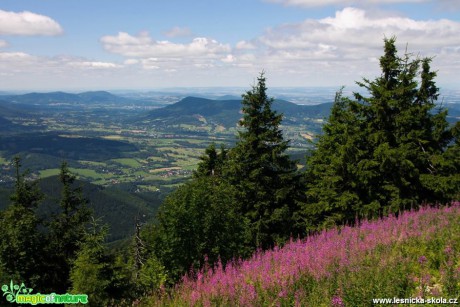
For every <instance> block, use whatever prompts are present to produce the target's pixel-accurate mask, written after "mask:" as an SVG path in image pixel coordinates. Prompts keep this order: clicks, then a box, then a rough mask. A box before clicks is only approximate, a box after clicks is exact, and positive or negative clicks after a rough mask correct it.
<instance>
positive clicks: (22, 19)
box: [0, 10, 63, 35]
mask: <svg viewBox="0 0 460 307" xmlns="http://www.w3.org/2000/svg"><path fill="white" fill-rule="evenodd" d="M62 32H63V30H62V28H61V26H60V25H59V24H58V23H57V22H56V21H54V20H53V19H52V18H50V17H47V16H43V15H39V14H35V13H31V12H27V11H25V12H20V13H15V12H9V11H3V10H0V35H59V34H62Z"/></svg>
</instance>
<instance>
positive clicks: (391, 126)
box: [306, 38, 460, 226]
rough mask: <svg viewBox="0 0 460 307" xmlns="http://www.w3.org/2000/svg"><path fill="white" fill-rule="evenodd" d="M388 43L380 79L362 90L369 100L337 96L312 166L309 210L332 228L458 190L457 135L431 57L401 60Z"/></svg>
mask: <svg viewBox="0 0 460 307" xmlns="http://www.w3.org/2000/svg"><path fill="white" fill-rule="evenodd" d="M395 43H396V39H395V38H390V39H385V46H384V55H383V56H382V57H381V58H380V67H381V69H382V74H381V76H380V77H378V78H376V79H375V80H373V81H370V80H368V79H364V80H363V81H362V82H357V84H358V85H359V86H360V87H362V88H363V89H364V90H365V91H367V92H368V94H369V96H368V97H366V96H364V94H361V93H355V94H354V98H355V99H354V100H351V99H347V98H343V97H341V96H340V95H339V96H338V97H337V99H336V102H335V104H334V107H333V109H332V113H331V116H330V118H329V121H328V123H327V124H326V125H325V127H324V134H323V135H322V136H321V137H320V139H319V141H318V144H317V149H316V150H315V151H314V153H313V154H312V156H311V157H310V159H309V161H308V170H307V178H308V182H309V183H308V186H307V188H308V189H307V198H308V202H307V206H306V212H307V215H308V216H309V217H311V218H312V221H311V224H320V225H323V226H327V225H329V224H333V223H340V222H352V221H353V220H354V219H355V218H356V217H372V216H376V215H380V214H387V213H391V212H393V213H396V212H398V211H399V210H403V209H407V208H410V207H415V206H417V205H419V204H421V203H423V202H429V203H436V202H447V201H449V200H452V198H454V197H455V193H458V187H459V183H460V182H459V176H458V173H459V170H460V168H459V163H458V159H457V160H456V161H455V159H453V158H452V155H451V154H449V153H450V152H452V149H451V148H450V147H452V144H451V142H452V140H453V130H452V129H449V125H448V122H447V121H446V114H447V113H446V111H444V110H436V100H437V98H438V96H439V89H438V88H437V87H436V85H435V82H434V78H435V77H436V73H435V72H432V71H431V70H430V62H431V59H430V58H423V59H420V58H418V57H416V58H414V57H413V56H411V55H410V54H407V53H406V54H405V55H404V56H403V57H399V56H398V53H397V48H396V46H395Z"/></svg>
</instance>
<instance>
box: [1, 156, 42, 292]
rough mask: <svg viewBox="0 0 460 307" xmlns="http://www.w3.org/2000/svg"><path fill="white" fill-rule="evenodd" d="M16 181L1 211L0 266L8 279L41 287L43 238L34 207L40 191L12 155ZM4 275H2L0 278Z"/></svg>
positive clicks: (37, 203) (38, 199)
mask: <svg viewBox="0 0 460 307" xmlns="http://www.w3.org/2000/svg"><path fill="white" fill-rule="evenodd" d="M14 167H15V169H16V182H15V185H14V193H13V194H12V195H11V205H10V206H9V207H7V208H6V209H5V210H4V211H3V212H0V233H1V236H0V265H1V266H2V268H1V271H3V272H4V273H6V274H7V275H8V278H10V279H14V280H16V281H18V282H19V281H20V282H24V283H25V284H27V286H29V287H32V288H37V289H42V286H43V284H42V281H41V274H42V273H43V258H42V256H43V248H44V245H45V239H44V235H43V233H41V232H40V231H39V228H40V227H41V225H42V223H41V220H40V219H39V218H38V217H37V214H36V209H37V207H38V205H39V203H40V202H41V200H42V199H43V193H42V192H41V191H40V189H39V188H38V183H37V182H36V181H31V180H29V179H28V178H27V172H24V173H21V170H20V169H21V160H20V158H19V157H15V158H14ZM4 277H5V276H1V278H2V281H6V280H3V278H4Z"/></svg>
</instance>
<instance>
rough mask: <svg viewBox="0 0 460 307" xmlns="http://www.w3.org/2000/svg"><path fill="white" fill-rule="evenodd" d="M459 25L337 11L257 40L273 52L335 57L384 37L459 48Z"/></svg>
mask: <svg viewBox="0 0 460 307" xmlns="http://www.w3.org/2000/svg"><path fill="white" fill-rule="evenodd" d="M458 33H460V23H459V22H455V21H451V20H446V19H441V20H428V21H417V20H414V19H410V18H405V17H399V16H387V17H372V16H369V15H368V14H367V13H366V11H364V10H362V9H357V8H345V9H343V10H341V11H337V12H336V14H335V16H334V17H327V18H324V19H319V20H314V19H309V20H306V21H304V22H303V23H299V24H290V25H283V26H280V27H277V28H274V29H271V30H269V31H267V33H265V35H263V36H262V37H261V38H260V41H261V42H262V43H263V44H265V45H266V46H268V47H270V48H273V49H291V50H292V49H303V50H314V51H323V52H322V53H323V54H329V53H330V52H333V53H335V54H337V55H339V54H340V53H342V55H343V54H344V52H346V51H347V50H348V51H350V50H352V49H354V48H357V47H359V48H362V51H364V52H365V51H366V50H369V49H372V48H375V47H379V46H381V44H382V39H383V37H384V35H387V36H393V35H395V36H396V37H398V40H399V41H400V42H409V43H410V45H411V47H416V48H417V49H425V50H429V49H430V48H433V49H439V48H441V47H445V46H452V45H453V46H458V45H460V36H459V35H458Z"/></svg>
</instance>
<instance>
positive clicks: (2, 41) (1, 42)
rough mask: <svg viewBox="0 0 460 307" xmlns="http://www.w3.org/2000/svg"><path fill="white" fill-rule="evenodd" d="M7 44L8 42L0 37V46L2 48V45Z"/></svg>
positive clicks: (5, 45)
mask: <svg viewBox="0 0 460 307" xmlns="http://www.w3.org/2000/svg"><path fill="white" fill-rule="evenodd" d="M7 46H8V43H7V42H6V41H4V40H2V39H0V48H4V47H7Z"/></svg>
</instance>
